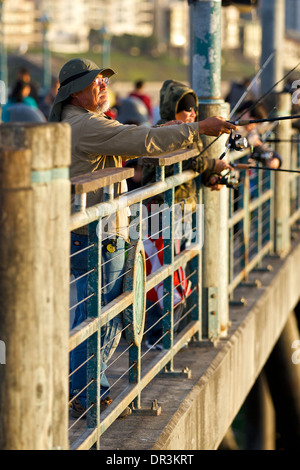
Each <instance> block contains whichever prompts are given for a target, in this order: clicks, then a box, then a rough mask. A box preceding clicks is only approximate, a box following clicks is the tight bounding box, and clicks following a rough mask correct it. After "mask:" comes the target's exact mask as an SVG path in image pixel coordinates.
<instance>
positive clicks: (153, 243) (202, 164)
mask: <svg viewBox="0 0 300 470" xmlns="http://www.w3.org/2000/svg"><path fill="white" fill-rule="evenodd" d="M198 106H199V103H198V97H197V95H196V93H195V92H194V90H193V89H192V88H190V87H189V86H188V85H186V84H184V83H181V82H178V81H176V80H166V81H165V82H164V83H163V85H162V87H161V89H160V105H159V111H160V116H161V119H160V120H159V121H157V125H164V124H165V123H167V122H168V121H172V120H176V121H181V122H183V123H193V122H197V121H198V114H199V113H198ZM193 147H196V148H197V149H198V151H199V153H200V152H201V151H202V149H203V144H202V141H201V140H200V139H199V140H198V141H197V142H193V143H192V144H190V146H189V148H193ZM218 162H219V161H218V160H214V159H208V158H206V157H205V156H201V157H198V171H199V173H201V181H202V184H203V185H204V186H207V187H210V188H211V190H220V189H221V188H222V187H223V186H221V185H218V184H216V180H217V175H216V173H218V169H216V167H217V166H218ZM190 165H191V162H190V161H189V160H187V161H184V162H182V169H183V170H187V169H190V167H191V166H190ZM221 165H222V163H221ZM172 175H173V166H172V165H171V166H166V167H165V177H168V176H172ZM154 181H155V167H154V166H152V165H147V166H144V167H143V174H142V184H141V185H142V186H143V185H146V184H149V183H151V182H152V183H153V182H154ZM163 202H164V199H163V195H162V194H158V195H157V196H155V198H153V199H152V200H151V201H149V202H148V210H149V220H151V207H156V206H157V205H158V206H159V205H162V204H163ZM175 203H176V207H175V218H176V217H177V219H178V221H179V222H178V226H179V227H178V230H179V233H180V234H181V233H182V230H181V229H180V224H181V217H182V212H183V206H184V205H185V208H187V207H190V208H191V211H192V212H194V211H195V210H196V204H197V197H196V184H195V181H194V180H191V181H188V182H187V183H184V184H181V185H179V186H177V187H176V189H175ZM177 212H178V214H177ZM187 220H188V214H187V211H186V210H185V221H186V222H187ZM175 227H176V222H175ZM182 229H183V231H184V224H183V227H182ZM148 235H149V236H148V237H147V238H146V239H145V240H144V247H145V251H146V254H147V257H148V256H149V257H153V256H155V253H157V252H158V253H159V249H160V248H161V246H160V245H162V241H161V240H160V239H158V240H157V239H152V238H151V235H150V232H149V234H148ZM186 235H187V234H185V233H183V238H182V239H180V240H176V241H175V246H174V248H175V255H178V254H179V252H180V251H181V250H182V249H184V248H185V246H186V242H187V238H188V236H186ZM159 243H160V245H159ZM157 258H158V256H157ZM151 259H153V258H151ZM158 266H159V263H156V265H155V264H154V263H152V264H150V263H148V264H147V268H148V270H147V275H149V274H151V273H152V272H154V267H156V268H157V267H158ZM175 274H177V272H176V273H175ZM178 278H180V279H182V281H181V283H180V289H178V287H176V286H178V281H176V280H175V277H174V307H175V308H174V323H176V322H178V320H179V318H180V316H181V315H182V313H183V310H184V308H183V307H184V304H185V299H186V298H187V297H188V295H189V294H190V286H189V283H188V282H186V279H187V276H186V268H185V267H181V268H180V272H179V271H178ZM161 292H162V284H160V285H158V286H156V287H155V288H154V289H152V290H151V291H150V292H148V295H147V312H148V313H147V317H146V331H147V336H146V344H147V345H148V346H149V347H153V346H152V345H153V344H155V346H154V347H155V348H156V349H161V345H160V342H159V339H160V338H161V336H162V320H161V318H162V316H163V312H162V308H161V303H162V302H160V295H161ZM176 303H177V305H176Z"/></svg>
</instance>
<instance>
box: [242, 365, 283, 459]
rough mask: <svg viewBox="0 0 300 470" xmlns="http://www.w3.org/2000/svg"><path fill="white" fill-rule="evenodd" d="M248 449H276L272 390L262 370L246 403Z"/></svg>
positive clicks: (246, 444)
mask: <svg viewBox="0 0 300 470" xmlns="http://www.w3.org/2000/svg"><path fill="white" fill-rule="evenodd" d="M245 416H246V443H245V447H246V450H275V449H276V417H275V410H274V406H273V402H272V398H271V395H270V390H269V387H268V383H267V380H266V377H265V374H264V373H263V372H262V373H261V374H260V375H259V376H258V378H257V380H256V382H255V384H254V385H253V387H252V389H251V391H250V393H249V395H248V397H247V399H246V403H245Z"/></svg>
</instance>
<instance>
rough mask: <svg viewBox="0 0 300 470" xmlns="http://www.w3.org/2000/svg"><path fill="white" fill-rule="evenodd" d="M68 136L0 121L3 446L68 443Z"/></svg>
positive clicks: (64, 130) (62, 128)
mask: <svg viewBox="0 0 300 470" xmlns="http://www.w3.org/2000/svg"><path fill="white" fill-rule="evenodd" d="M69 142H70V129H69V126H67V125H64V124H55V125H54V124H53V125H50V124H45V125H33V124H22V125H14V124H12V125H4V126H1V128H0V147H1V146H2V147H1V148H2V150H1V152H0V166H1V170H0V193H1V197H0V217H1V221H2V223H1V237H0V254H1V266H2V269H1V272H0V295H1V306H0V338H1V340H2V341H4V343H5V345H6V364H5V365H2V366H0V448H1V449H9V450H11V449H16V450H31V449H33V450H50V449H53V448H60V449H67V448H68V433H67V429H68V372H69V362H68V338H69V313H68V312H69V281H70V270H69V254H70V253H69V250H70V246H69V245H70V243H69V233H70V232H69V223H70V220H69V219H70V184H69V174H68V166H69V164H70V143H69ZM4 143H5V144H6V145H9V146H10V148H7V149H5V148H4V147H3V145H4ZM54 143H55V145H54ZM25 147H27V149H25Z"/></svg>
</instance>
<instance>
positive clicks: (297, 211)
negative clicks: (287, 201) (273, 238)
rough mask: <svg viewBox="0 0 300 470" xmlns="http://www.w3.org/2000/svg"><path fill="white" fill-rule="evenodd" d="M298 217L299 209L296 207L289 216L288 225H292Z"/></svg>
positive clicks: (299, 215) (299, 216)
mask: <svg viewBox="0 0 300 470" xmlns="http://www.w3.org/2000/svg"><path fill="white" fill-rule="evenodd" d="M298 219H300V209H297V210H296V211H295V212H294V213H293V214H292V215H291V216H290V218H289V224H290V226H292V225H294V223H295V222H297V220H298Z"/></svg>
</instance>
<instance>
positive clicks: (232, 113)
mask: <svg viewBox="0 0 300 470" xmlns="http://www.w3.org/2000/svg"><path fill="white" fill-rule="evenodd" d="M275 53H276V50H274V51H273V52H271V54H270V55H269V57H268V58H267V60H266V61H265V62H264V64H263V65H262V66H261V68H260V69H259V71H258V72H257V74H256V75H255V77H254V78H253V79H252V81H251V82H250V84H249V85H248V87H247V88H246V90H245V91H244V93H243V94H242V96H241V97H240V99H239V100H238V102H237V103H236V105H235V106H234V107H233V109H232V110H231V112H230V114H229V119H231V118H232V116H233V115H234V113H235V111H236V110H237V109H238V108H239V106H240V105H241V104H242V102H243V101H244V99H245V98H246V96H247V94H248V92H249V91H250V90H251V88H252V87H253V85H254V83H255V82H256V81H257V80H258V78H259V77H260V75H261V74H262V72H263V71H264V69H265V68H266V66H267V65H268V63H269V62H270V60H272V59H273V57H274V55H275Z"/></svg>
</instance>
